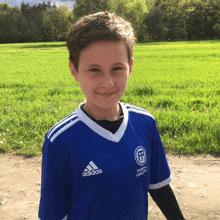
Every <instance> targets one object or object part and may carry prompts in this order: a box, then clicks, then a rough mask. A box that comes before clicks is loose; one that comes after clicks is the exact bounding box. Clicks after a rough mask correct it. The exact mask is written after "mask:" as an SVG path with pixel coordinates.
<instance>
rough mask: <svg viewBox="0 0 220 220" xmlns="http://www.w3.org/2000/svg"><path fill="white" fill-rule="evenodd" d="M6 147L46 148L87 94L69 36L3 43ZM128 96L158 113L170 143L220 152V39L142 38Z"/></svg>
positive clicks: (2, 140) (0, 91) (174, 149)
mask: <svg viewBox="0 0 220 220" xmlns="http://www.w3.org/2000/svg"><path fill="white" fill-rule="evenodd" d="M0 56H1V57H0V59H1V62H0V96H1V101H0V102H1V104H0V114H1V117H0V152H15V153H17V154H25V155H34V154H39V153H40V152H41V148H42V145H43V142H44V135H45V134H46V132H47V131H48V130H49V129H50V128H51V127H52V126H53V125H54V124H55V123H57V122H58V121H60V120H61V119H63V118H64V117H65V116H66V115H68V114H69V113H71V112H73V111H74V110H75V109H76V108H77V107H78V105H79V103H80V102H82V101H83V100H84V96H83V94H82V92H81V90H80V87H79V85H78V84H77V83H76V82H75V81H74V80H73V78H72V76H71V74H70V71H69V68H68V51H67V49H66V46H65V42H56V43H54V42H51V43H32V44H27V43H23V44H3V45H0ZM134 58H135V63H134V66H133V71H132V75H131V78H130V80H129V83H128V89H127V91H126V93H125V95H124V96H123V98H122V100H121V101H123V102H126V103H129V104H132V105H135V106H139V107H141V108H144V109H146V110H148V111H149V112H150V113H151V114H152V115H153V116H154V117H155V119H156V121H157V125H158V130H159V132H160V135H161V138H162V142H163V144H164V147H165V150H166V151H170V152H171V153H174V154H198V153H210V154H213V155H220V121H219V118H220V88H219V84H220V75H219V72H220V65H219V58H220V41H203V42H200V41H199V42H196V41H194V42H173V43H165V42H163V43H148V44H136V46H135V48H134Z"/></svg>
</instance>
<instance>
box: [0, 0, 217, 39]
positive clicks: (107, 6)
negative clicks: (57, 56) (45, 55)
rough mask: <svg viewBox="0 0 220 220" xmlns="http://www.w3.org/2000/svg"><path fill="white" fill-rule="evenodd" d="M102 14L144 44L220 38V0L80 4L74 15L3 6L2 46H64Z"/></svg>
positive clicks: (45, 7) (85, 0) (81, 0)
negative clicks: (81, 24) (78, 24)
mask: <svg viewBox="0 0 220 220" xmlns="http://www.w3.org/2000/svg"><path fill="white" fill-rule="evenodd" d="M99 11H109V12H114V13H116V14H117V15H119V16H121V17H123V18H125V19H127V20H129V21H130V22H131V23H132V25H133V27H134V30H135V34H136V38H137V39H138V42H147V41H179V40H205V39H219V38H220V1H219V0H151V1H149V0H76V2H75V3H74V8H73V11H69V9H68V8H67V7H65V6H64V5H61V6H59V7H58V8H57V7H56V5H55V4H53V5H51V3H50V2H47V3H45V2H43V3H39V4H38V5H34V6H32V7H31V6H30V5H29V4H28V3H24V2H22V4H21V7H15V8H12V7H11V6H9V5H8V4H7V3H1V4H0V27H1V28H0V43H9V42H17V43H19V42H42V41H44V42H45V41H62V40H65V39H66V36H67V33H68V32H69V30H70V28H71V26H72V24H73V23H74V22H75V21H76V20H77V19H79V18H80V17H82V16H85V15H88V14H93V13H96V12H99Z"/></svg>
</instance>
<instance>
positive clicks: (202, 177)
mask: <svg viewBox="0 0 220 220" xmlns="http://www.w3.org/2000/svg"><path fill="white" fill-rule="evenodd" d="M167 158H168V162H169V165H170V168H171V172H172V177H173V181H172V183H171V187H172V189H173V191H174V193H175V195H176V197H177V200H178V203H179V205H180V208H181V210H182V212H183V214H184V217H185V218H186V219H204V220H216V219H219V220H220V158H215V157H212V156H209V155H206V156H205V155H204V156H197V157H182V156H181V157H178V156H172V155H167ZM41 161H42V158H41V156H37V157H34V158H24V157H22V156H14V155H10V154H6V155H4V154H0V220H20V219H28V220H36V219H37V214H38V206H39V199H40V184H41ZM149 209H150V211H149V220H164V219H165V217H164V216H163V214H162V213H161V212H160V211H159V208H158V207H157V205H156V204H155V203H154V202H153V200H152V199H151V197H150V196H149Z"/></svg>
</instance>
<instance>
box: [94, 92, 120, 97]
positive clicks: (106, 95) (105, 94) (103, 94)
mask: <svg viewBox="0 0 220 220" xmlns="http://www.w3.org/2000/svg"><path fill="white" fill-rule="evenodd" d="M97 93H98V92H97ZM115 93H116V92H113V93H98V94H99V95H101V96H104V97H109V96H112V95H113V94H115Z"/></svg>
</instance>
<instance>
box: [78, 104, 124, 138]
mask: <svg viewBox="0 0 220 220" xmlns="http://www.w3.org/2000/svg"><path fill="white" fill-rule="evenodd" d="M83 104H85V103H84V102H82V103H80V104H79V108H78V109H76V111H75V112H76V115H77V116H78V117H79V120H81V121H82V122H84V123H85V124H86V125H87V126H88V127H89V128H91V129H92V130H93V131H94V132H96V133H97V134H99V135H100V136H102V137H103V138H105V139H107V140H109V141H113V142H119V141H120V140H121V138H122V137H123V135H124V133H125V130H126V128H127V125H128V110H127V108H126V107H125V106H124V105H123V104H121V103H120V102H119V104H120V106H121V108H122V111H123V115H124V118H123V121H122V123H121V125H120V127H119V129H118V131H117V132H116V133H115V134H113V133H111V132H110V131H108V130H106V129H104V128H103V127H101V126H100V125H98V124H97V123H96V122H94V121H93V120H92V119H91V118H90V117H88V116H87V115H86V114H85V113H84V112H83V111H82V109H81V106H82V105H83Z"/></svg>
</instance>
